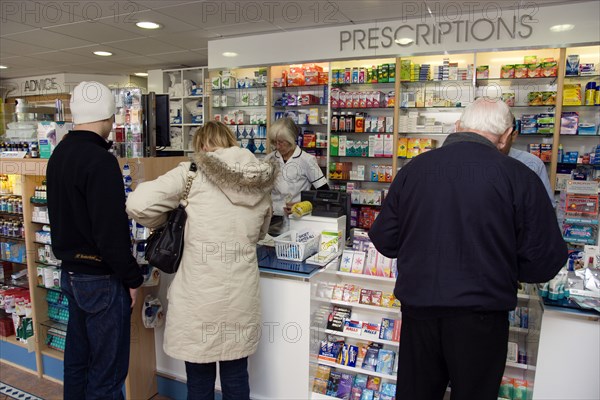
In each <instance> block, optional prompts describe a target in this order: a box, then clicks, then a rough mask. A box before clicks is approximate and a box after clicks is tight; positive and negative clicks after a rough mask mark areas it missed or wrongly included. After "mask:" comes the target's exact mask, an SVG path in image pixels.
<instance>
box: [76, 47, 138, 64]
mask: <svg viewBox="0 0 600 400" xmlns="http://www.w3.org/2000/svg"><path fill="white" fill-rule="evenodd" d="M98 50H102V51H110V52H111V53H113V55H112V56H110V57H100V56H96V55H94V51H98ZM68 51H69V53H73V54H78V55H82V56H87V57H92V58H93V59H94V60H99V61H104V60H111V61H119V60H120V59H122V58H131V57H133V56H135V55H139V54H137V53H132V52H128V51H125V50H121V49H117V48H116V47H113V46H111V45H101V44H97V45H92V46H85V47H78V48H73V49H69V50H68Z"/></svg>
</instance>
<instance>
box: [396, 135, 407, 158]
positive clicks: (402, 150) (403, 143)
mask: <svg viewBox="0 0 600 400" xmlns="http://www.w3.org/2000/svg"><path fill="white" fill-rule="evenodd" d="M407 146H408V140H407V139H406V138H405V137H403V138H398V157H401V158H406V147H407Z"/></svg>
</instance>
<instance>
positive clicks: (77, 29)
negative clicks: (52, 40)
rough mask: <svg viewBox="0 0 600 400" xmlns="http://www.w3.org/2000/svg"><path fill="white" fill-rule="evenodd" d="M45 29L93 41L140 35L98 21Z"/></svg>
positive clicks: (108, 40)
mask: <svg viewBox="0 0 600 400" xmlns="http://www.w3.org/2000/svg"><path fill="white" fill-rule="evenodd" d="M47 30H49V31H52V32H55V33H60V34H63V35H69V36H73V37H77V38H80V39H83V40H88V41H90V42H93V43H105V42H114V41H116V40H126V39H135V38H141V37H143V36H142V35H140V34H138V33H134V32H129V31H126V30H123V29H118V28H116V27H114V26H109V25H104V24H102V23H100V22H97V21H95V22H78V23H75V24H68V25H61V26H56V27H52V28H47Z"/></svg>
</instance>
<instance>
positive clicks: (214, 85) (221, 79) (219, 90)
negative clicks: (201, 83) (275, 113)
mask: <svg viewBox="0 0 600 400" xmlns="http://www.w3.org/2000/svg"><path fill="white" fill-rule="evenodd" d="M268 70H269V69H268V68H266V67H254V68H238V69H232V70H228V71H226V70H212V71H208V78H209V81H208V83H207V86H208V87H207V88H206V93H207V94H208V96H209V102H210V119H211V120H212V119H214V116H215V114H220V113H221V112H220V111H221V110H220V106H221V105H222V106H224V107H227V108H230V107H231V108H238V107H240V106H243V105H244V104H243V103H245V101H244V102H242V101H241V99H242V98H241V94H242V93H247V94H248V95H249V96H250V97H255V96H259V95H261V96H263V98H264V100H262V101H259V103H260V104H264V105H260V106H258V105H252V107H251V108H264V109H265V111H266V109H267V104H270V103H269V101H268V96H269V91H268V87H267V82H268ZM217 96H219V97H220V100H219V101H217V100H216V97H217ZM231 97H234V101H235V104H240V106H234V105H230V104H229V103H230V101H231V100H230V98H231ZM249 103H250V101H248V104H247V105H248V106H250V104H249ZM217 104H219V108H216V109H215V110H213V108H215V107H213V106H215V105H217Z"/></svg>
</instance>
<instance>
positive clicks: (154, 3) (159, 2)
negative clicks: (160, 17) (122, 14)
mask: <svg viewBox="0 0 600 400" xmlns="http://www.w3.org/2000/svg"><path fill="white" fill-rule="evenodd" d="M202 1H204V0H195V1H194V0H168V1H165V0H134V2H135V3H137V4H139V5H140V6H144V7H146V8H150V9H152V10H158V9H163V8H169V7H174V6H179V5H182V4H193V3H201V2H202Z"/></svg>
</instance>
